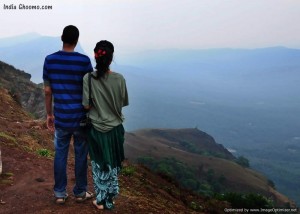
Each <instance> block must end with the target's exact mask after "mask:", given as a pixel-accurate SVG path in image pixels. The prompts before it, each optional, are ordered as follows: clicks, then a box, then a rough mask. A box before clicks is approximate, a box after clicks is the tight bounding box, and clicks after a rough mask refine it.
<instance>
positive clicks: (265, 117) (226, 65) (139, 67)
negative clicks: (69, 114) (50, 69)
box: [0, 34, 300, 203]
mask: <svg viewBox="0 0 300 214" xmlns="http://www.w3.org/2000/svg"><path fill="white" fill-rule="evenodd" d="M0 47H1V48H0V60H1V61H4V62H8V63H9V64H11V65H13V66H14V67H16V68H18V69H20V70H24V71H25V72H28V73H30V74H31V76H32V78H31V80H32V81H34V82H36V83H39V82H41V75H42V70H41V69H42V64H43V61H44V57H45V56H46V55H47V54H49V53H51V52H54V51H57V50H59V49H60V48H61V42H60V38H53V37H44V36H39V35H36V34H30V35H26V36H25V37H23V36H21V37H19V38H11V39H9V38H7V39H5V40H4V39H0ZM78 48H79V49H78V51H79V52H82V49H81V48H80V46H79V47H78ZM299 59H300V50H298V49H291V48H285V47H269V48H260V49H207V50H176V49H172V50H151V51H143V52H140V53H132V54H127V55H118V56H115V60H114V62H113V64H112V69H113V70H115V71H117V72H120V73H122V74H123V75H124V76H125V78H126V81H127V86H128V91H129V98H130V106H128V107H126V108H125V110H124V113H125V116H126V121H125V127H126V130H127V131H129V132H133V131H135V130H138V129H152V128H155V129H157V128H166V129H169V128H171V129H178V128H195V127H197V128H199V129H201V130H203V131H205V132H206V133H209V134H210V135H212V136H213V137H214V139H215V140H216V142H218V143H221V144H222V145H224V147H225V148H227V149H230V151H232V152H233V154H234V156H236V157H238V156H244V157H246V158H247V159H249V160H250V166H251V167H253V168H254V169H256V170H259V171H261V172H263V173H265V174H266V175H267V176H268V177H269V178H270V179H271V180H272V181H274V183H275V185H276V187H277V189H278V190H279V191H280V192H283V193H285V194H286V195H288V196H289V197H290V198H292V199H293V200H295V201H297V203H300V196H299V192H300V181H299V179H298V178H299V177H300V156H299V152H300V146H299V139H300V136H299V127H300V120H299V119H298V118H299V117H300V97H299V95H298V93H299V91H300V84H299V82H300V60H299ZM29 62H30V63H29ZM283 175H284V176H283Z"/></svg>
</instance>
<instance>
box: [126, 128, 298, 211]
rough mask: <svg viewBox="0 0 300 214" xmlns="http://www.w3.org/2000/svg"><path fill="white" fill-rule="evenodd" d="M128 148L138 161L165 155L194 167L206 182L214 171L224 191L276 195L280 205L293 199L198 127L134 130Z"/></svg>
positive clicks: (128, 138) (273, 196) (127, 136)
mask: <svg viewBox="0 0 300 214" xmlns="http://www.w3.org/2000/svg"><path fill="white" fill-rule="evenodd" d="M182 142H185V143H184V144H183V143H182ZM182 145H184V146H182ZM185 145H190V146H189V147H186V146H185ZM187 148H189V149H187ZM191 148H192V149H193V150H191ZM125 151H126V154H127V157H128V159H129V160H130V161H135V162H142V163H145V161H146V163H147V160H149V157H153V160H156V161H157V160H163V159H165V158H171V160H173V161H175V160H178V161H180V162H181V164H182V163H183V164H187V166H190V167H191V168H194V173H195V174H196V175H197V176H196V177H194V179H195V180H196V179H197V180H200V181H202V180H203V177H206V176H207V175H208V174H209V173H210V172H211V173H212V176H213V177H212V178H211V179H214V180H213V181H214V182H217V181H219V180H220V178H222V180H223V182H220V184H219V186H218V188H219V189H220V190H222V191H224V192H226V191H230V192H240V193H249V192H253V193H260V194H262V195H265V196H266V197H268V198H272V199H273V200H274V201H275V202H276V203H277V205H279V206H283V205H285V204H286V203H289V202H290V200H289V199H288V198H287V197H286V196H284V195H282V194H280V193H278V192H277V191H276V190H274V189H273V187H272V185H271V184H270V181H269V180H268V178H266V177H265V176H263V175H262V174H260V173H258V172H256V171H254V170H253V169H250V168H245V167H242V166H241V165H239V164H237V163H236V162H235V160H236V158H235V157H234V156H232V155H231V154H230V153H229V152H228V151H227V150H226V149H225V148H224V147H223V146H222V145H219V144H217V143H216V142H215V141H214V139H213V138H212V137H211V136H210V135H208V134H206V133H204V132H202V131H200V130H198V129H171V130H170V129H145V130H139V131H135V132H130V133H127V135H126V144H125ZM195 151H199V152H195ZM202 151H205V153H204V152H202ZM151 164H153V161H152V163H150V165H151ZM182 169H183V168H182ZM169 170H172V169H169ZM187 179H188V178H187ZM199 184H200V185H201V182H200V183H199ZM211 185H212V186H213V185H214V184H211ZM198 186H199V185H198ZM220 186H221V187H220ZM200 192H201V191H200ZM291 203H292V204H293V202H291Z"/></svg>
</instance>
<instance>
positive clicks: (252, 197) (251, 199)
mask: <svg viewBox="0 0 300 214" xmlns="http://www.w3.org/2000/svg"><path fill="white" fill-rule="evenodd" d="M215 198H216V199H218V200H221V201H228V202H229V203H231V205H232V207H233V208H247V209H250V208H257V209H260V208H272V207H274V204H273V201H271V200H269V199H267V198H266V197H265V196H263V195H261V194H257V193H248V194H242V193H236V192H228V193H225V194H218V195H216V196H215Z"/></svg>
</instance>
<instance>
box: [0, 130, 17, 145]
mask: <svg viewBox="0 0 300 214" xmlns="http://www.w3.org/2000/svg"><path fill="white" fill-rule="evenodd" d="M0 137H2V138H5V139H6V140H11V141H13V142H14V143H15V142H16V138H14V137H12V136H9V135H8V134H6V133H5V132H0Z"/></svg>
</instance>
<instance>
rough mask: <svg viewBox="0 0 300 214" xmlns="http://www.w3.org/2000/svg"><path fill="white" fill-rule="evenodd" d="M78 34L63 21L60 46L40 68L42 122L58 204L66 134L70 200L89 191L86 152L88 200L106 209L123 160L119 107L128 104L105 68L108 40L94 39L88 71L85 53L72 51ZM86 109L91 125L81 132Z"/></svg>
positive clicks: (63, 195) (117, 78) (121, 83)
mask: <svg viewBox="0 0 300 214" xmlns="http://www.w3.org/2000/svg"><path fill="white" fill-rule="evenodd" d="M78 38H79V30H78V29H77V28H76V27H75V26H73V25H69V26H66V27H65V28H64V30H63V34H62V36H61V40H62V42H63V48H62V50H61V51H58V52H56V53H53V54H51V55H48V56H47V57H46V58H45V62H44V68H43V80H44V91H45V104H46V111H47V127H48V129H49V130H51V131H54V146H55V157H54V179H55V185H54V195H55V198H56V203H58V204H64V203H65V201H66V199H67V198H68V194H67V191H66V186H67V172H66V171H67V170H66V169H67V159H68V151H69V145H70V141H71V138H72V139H73V145H74V152H75V180H76V183H75V185H74V188H73V193H74V195H75V198H76V201H77V202H83V201H85V200H87V199H91V198H93V197H94V194H93V193H92V192H89V191H87V168H88V163H87V155H88V152H89V155H90V159H91V165H92V173H93V181H94V189H95V198H96V200H94V201H93V204H94V205H95V207H96V208H98V209H112V208H113V198H114V197H115V196H116V195H117V194H118V193H119V185H118V173H119V171H120V168H121V162H122V161H123V160H124V149H123V143H124V133H125V131H124V128H123V125H122V123H123V120H124V117H123V115H122V107H124V106H127V105H128V95H127V89H126V83H125V79H124V78H123V76H122V75H121V74H118V73H115V72H112V71H111V70H110V68H109V66H110V64H111V62H112V59H113V53H114V46H113V44H112V43H110V42H108V41H106V40H102V41H100V42H98V43H97V44H96V47H95V49H94V54H95V61H96V67H95V68H96V71H93V68H92V65H91V61H90V59H89V58H88V57H87V56H85V55H83V54H80V53H78V52H75V51H74V49H75V47H76V45H77V42H78ZM89 73H90V75H91V78H90V79H89ZM89 80H90V81H89ZM89 83H90V87H89ZM89 89H91V101H92V102H89ZM52 99H53V104H54V105H53V108H52ZM87 111H89V117H90V118H91V121H92V128H90V129H89V130H88V132H87V133H86V134H84V132H83V130H82V129H81V128H80V121H81V120H83V119H84V118H85V117H86V112H87Z"/></svg>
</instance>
